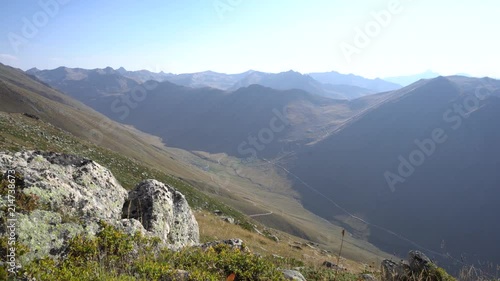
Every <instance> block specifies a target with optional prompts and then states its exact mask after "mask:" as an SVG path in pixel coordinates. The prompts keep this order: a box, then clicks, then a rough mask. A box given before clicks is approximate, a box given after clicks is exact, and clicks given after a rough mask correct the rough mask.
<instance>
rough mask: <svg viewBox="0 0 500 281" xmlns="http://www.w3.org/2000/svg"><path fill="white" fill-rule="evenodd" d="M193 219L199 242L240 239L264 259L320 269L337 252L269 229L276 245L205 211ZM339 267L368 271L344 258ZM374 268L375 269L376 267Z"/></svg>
mask: <svg viewBox="0 0 500 281" xmlns="http://www.w3.org/2000/svg"><path fill="white" fill-rule="evenodd" d="M195 216H196V219H197V221H198V224H199V227H200V240H201V241H202V242H208V241H214V240H224V239H231V238H239V239H242V240H243V241H244V242H245V244H246V245H247V246H248V247H249V248H250V250H251V251H252V252H253V253H256V254H260V255H263V256H271V255H273V254H274V255H279V256H281V257H285V258H295V259H297V260H301V261H303V262H304V263H305V264H307V265H310V266H318V267H319V266H322V263H323V262H324V261H331V262H334V263H336V261H337V256H336V253H331V252H326V251H325V250H324V249H321V248H320V247H318V246H316V245H314V246H312V247H310V246H308V245H307V244H310V242H309V241H306V240H304V239H301V238H298V237H295V236H292V235H289V234H287V233H284V232H280V231H276V230H271V232H272V233H273V234H274V235H276V236H277V237H278V238H279V242H275V241H273V240H271V239H269V238H267V237H265V236H263V235H260V234H259V233H257V232H250V231H247V230H245V229H243V228H241V227H239V226H238V225H234V224H230V223H228V222H225V221H223V220H222V219H221V218H220V217H217V216H216V215H214V214H211V213H208V212H205V211H198V212H196V213H195ZM257 227H258V228H259V229H261V230H262V228H261V226H259V225H258V226H257ZM291 245H297V246H299V247H300V248H301V249H297V248H293V247H291ZM340 264H341V265H342V266H344V267H346V268H347V270H348V271H349V272H352V273H360V272H362V271H363V270H366V269H369V268H367V267H366V265H365V264H363V263H360V262H357V261H353V260H348V259H344V258H342V259H341V262H340ZM376 266H377V269H378V264H377V265H376ZM371 269H372V270H373V269H374V268H371Z"/></svg>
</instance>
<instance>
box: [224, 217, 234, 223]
mask: <svg viewBox="0 0 500 281" xmlns="http://www.w3.org/2000/svg"><path fill="white" fill-rule="evenodd" d="M221 219H222V220H223V221H225V222H227V223H230V224H234V218H232V217H221Z"/></svg>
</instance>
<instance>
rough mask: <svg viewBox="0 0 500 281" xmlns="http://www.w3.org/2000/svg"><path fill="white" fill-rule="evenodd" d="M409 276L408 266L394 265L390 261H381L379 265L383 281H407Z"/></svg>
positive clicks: (402, 264)
mask: <svg viewBox="0 0 500 281" xmlns="http://www.w3.org/2000/svg"><path fill="white" fill-rule="evenodd" d="M409 276H411V271H410V266H409V265H407V264H404V263H395V262H393V261H391V260H383V261H382V265H381V277H382V280H383V281H402V280H408V278H409Z"/></svg>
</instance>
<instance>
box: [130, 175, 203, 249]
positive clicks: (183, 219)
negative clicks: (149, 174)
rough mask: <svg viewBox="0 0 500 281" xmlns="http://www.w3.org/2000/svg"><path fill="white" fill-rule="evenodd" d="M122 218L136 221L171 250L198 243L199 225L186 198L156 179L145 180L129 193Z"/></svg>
mask: <svg viewBox="0 0 500 281" xmlns="http://www.w3.org/2000/svg"><path fill="white" fill-rule="evenodd" d="M122 216H123V218H126V219H137V220H138V221H140V222H141V223H142V225H143V226H144V228H145V229H146V230H147V231H148V232H150V233H152V234H153V235H155V236H158V237H160V238H161V239H162V241H163V242H165V243H168V244H169V245H170V246H171V247H172V248H181V247H184V246H190V245H195V244H198V243H199V241H200V238H199V236H200V235H199V229H198V223H197V221H196V219H195V217H194V215H193V213H192V212H191V208H190V207H189V205H188V202H187V200H186V198H185V197H184V195H182V194H181V193H180V192H178V191H177V190H175V189H174V188H173V187H171V186H169V185H165V184H163V183H161V182H159V181H157V180H145V181H143V182H141V183H139V184H138V185H137V186H136V187H135V188H134V189H133V190H131V191H130V192H129V195H128V199H127V200H126V202H125V204H124V205H123V210H122Z"/></svg>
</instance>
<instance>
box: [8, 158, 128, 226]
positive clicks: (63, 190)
mask: <svg viewBox="0 0 500 281" xmlns="http://www.w3.org/2000/svg"><path fill="white" fill-rule="evenodd" d="M8 169H9V170H15V171H16V172H17V173H19V174H20V175H21V176H22V178H23V182H24V183H23V185H24V187H23V190H22V192H24V193H26V194H32V195H36V196H37V197H39V203H40V204H41V205H46V206H49V208H50V210H56V211H58V212H60V213H62V214H65V215H66V216H78V217H81V218H97V219H103V220H119V219H121V207H122V206H123V203H124V202H125V199H126V198H127V191H126V190H125V189H124V188H123V187H122V186H121V185H120V184H119V183H118V181H117V180H116V179H115V177H114V176H113V174H112V173H111V172H110V171H109V170H108V169H106V168H104V167H102V166H101V165H99V164H97V163H96V162H94V161H91V160H88V159H84V158H80V157H76V156H72V155H66V154H60V153H52V152H40V151H26V152H18V153H15V154H14V155H12V154H6V153H0V170H1V171H2V174H4V173H5V172H6V171H7V170H8Z"/></svg>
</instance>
